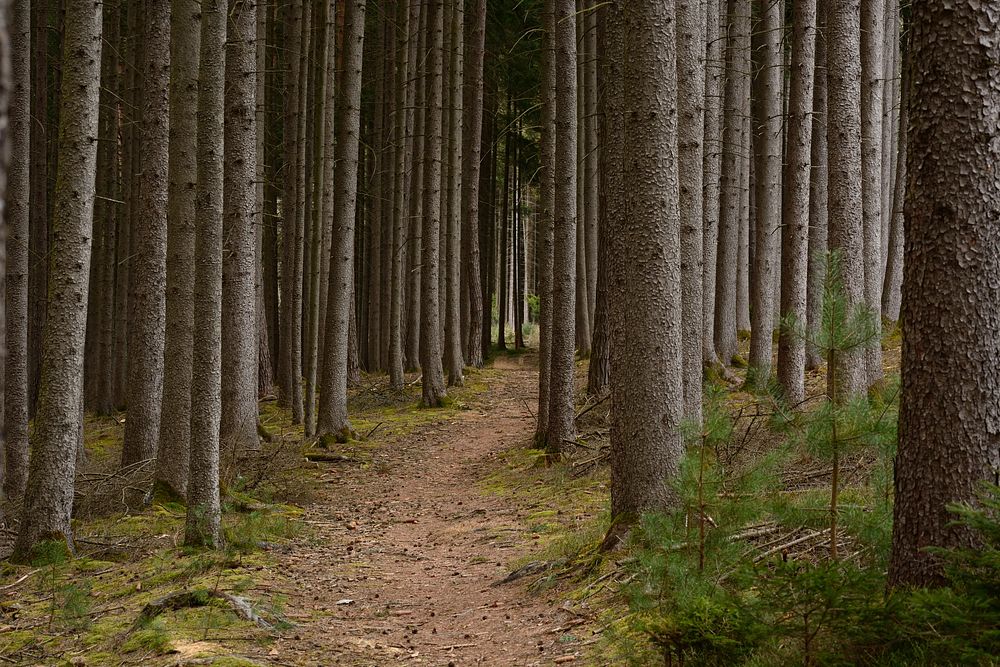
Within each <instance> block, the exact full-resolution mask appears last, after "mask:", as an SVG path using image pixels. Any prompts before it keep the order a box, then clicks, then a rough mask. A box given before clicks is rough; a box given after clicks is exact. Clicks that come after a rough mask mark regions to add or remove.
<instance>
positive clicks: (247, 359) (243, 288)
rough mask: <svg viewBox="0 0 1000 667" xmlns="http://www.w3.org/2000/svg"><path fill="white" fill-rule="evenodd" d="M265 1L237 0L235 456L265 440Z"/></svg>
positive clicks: (225, 318) (231, 404)
mask: <svg viewBox="0 0 1000 667" xmlns="http://www.w3.org/2000/svg"><path fill="white" fill-rule="evenodd" d="M256 2H257V0H229V17H230V18H229V25H228V30H229V45H228V47H227V49H226V100H225V102H226V121H225V159H224V165H225V173H224V184H223V191H224V192H225V193H226V194H225V201H224V211H223V238H224V239H225V247H224V249H223V260H224V261H223V264H222V378H223V379H222V421H221V424H220V443H221V447H223V451H224V452H226V453H227V454H229V455H233V454H235V453H236V452H239V451H243V450H245V449H251V448H253V447H254V446H256V444H257V356H258V352H257V310H256V305H257V296H256V292H255V289H254V283H255V280H256V276H257V262H256V253H257V248H256V237H255V232H254V230H255V229H256V228H257V224H258V219H257V216H258V213H259V210H260V209H259V204H258V202H257V197H256V195H257V187H256V179H257V159H256V156H257V134H256V123H255V118H254V117H255V113H256V102H255V95H256V93H257V73H256V72H257V52H256V47H255V40H256V35H257V4H256Z"/></svg>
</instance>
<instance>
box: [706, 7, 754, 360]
mask: <svg viewBox="0 0 1000 667" xmlns="http://www.w3.org/2000/svg"><path fill="white" fill-rule="evenodd" d="M726 15H727V17H728V21H727V25H728V29H729V34H728V36H727V38H726V69H725V76H726V82H725V98H724V106H723V109H724V118H723V134H722V176H721V178H722V185H721V192H720V217H719V251H718V254H717V256H716V282H715V284H716V291H715V331H714V339H715V349H716V352H717V353H718V355H719V360H720V361H721V362H722V363H724V364H728V363H730V362H731V361H732V360H733V357H735V356H736V351H737V346H736V290H737V262H738V260H739V245H740V226H741V222H740V220H741V218H742V211H741V207H742V204H741V200H742V195H741V193H742V187H741V181H742V177H741V173H742V171H743V170H742V164H743V159H744V158H743V154H742V153H743V149H744V136H743V114H742V113H741V109H742V104H743V102H742V100H743V98H744V97H745V96H746V95H748V94H749V91H748V90H747V89H746V87H745V82H746V77H745V75H744V74H743V73H744V72H746V71H747V70H748V67H749V63H747V60H746V56H747V53H748V49H749V42H750V2H749V0H727V9H726Z"/></svg>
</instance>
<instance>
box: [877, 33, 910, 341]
mask: <svg viewBox="0 0 1000 667" xmlns="http://www.w3.org/2000/svg"><path fill="white" fill-rule="evenodd" d="M900 40H901V45H902V48H903V51H904V53H906V52H908V50H909V45H908V32H904V33H902V34H901V35H900ZM910 68H911V65H910V62H909V54H908V53H907V55H906V66H905V67H904V68H903V81H902V82H901V90H902V94H901V96H900V105H899V107H900V108H899V138H898V147H897V152H898V157H897V158H896V162H897V164H896V172H895V175H894V178H895V180H894V182H893V190H894V193H893V197H892V201H893V205H892V209H891V213H890V216H891V221H890V225H889V239H888V240H889V247H888V257H887V261H886V267H885V279H884V281H885V282H884V283H883V285H882V316H883V317H884V318H885V319H887V320H888V321H889V322H896V321H898V320H899V310H900V305H901V303H900V302H901V300H902V286H903V252H904V245H905V244H904V238H903V237H904V234H903V228H904V226H905V211H904V203H905V199H906V167H907V165H906V151H907V136H906V135H907V132H908V131H909V106H910Z"/></svg>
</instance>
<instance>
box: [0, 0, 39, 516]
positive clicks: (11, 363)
mask: <svg viewBox="0 0 1000 667" xmlns="http://www.w3.org/2000/svg"><path fill="white" fill-rule="evenodd" d="M31 5H32V3H31V2H30V0H23V1H19V2H15V3H13V6H12V10H11V13H10V30H9V32H10V57H11V63H10V64H11V68H10V69H11V71H10V74H11V83H12V87H11V88H10V98H9V99H10V106H9V110H8V118H9V125H8V128H9V129H8V137H9V147H10V163H9V166H8V168H7V194H6V196H5V197H4V211H3V216H4V222H5V223H6V226H7V241H6V249H5V252H6V261H7V267H6V268H7V270H6V305H5V309H6V310H5V317H6V334H5V335H6V341H7V344H6V359H5V370H4V373H5V375H4V389H5V391H4V394H3V410H4V414H3V420H4V421H3V424H4V434H3V438H4V442H3V444H2V447H0V449H2V454H3V457H2V459H0V479H2V482H3V489H2V490H3V494H4V495H6V497H8V498H20V497H21V495H22V494H23V493H24V485H25V482H26V481H27V479H28V234H29V229H30V217H29V211H30V202H31V178H30V168H31V67H30V63H29V55H30V54H31Z"/></svg>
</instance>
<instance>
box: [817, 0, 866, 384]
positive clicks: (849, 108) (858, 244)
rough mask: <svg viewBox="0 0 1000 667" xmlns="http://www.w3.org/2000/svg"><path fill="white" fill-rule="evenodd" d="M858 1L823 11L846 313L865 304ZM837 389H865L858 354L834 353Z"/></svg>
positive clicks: (832, 236)
mask: <svg viewBox="0 0 1000 667" xmlns="http://www.w3.org/2000/svg"><path fill="white" fill-rule="evenodd" d="M859 2H860V0H843V1H842V2H838V3H835V4H831V5H830V6H829V8H828V9H827V30H826V34H827V86H828V97H827V126H826V127H827V135H826V136H827V146H828V150H829V160H830V167H829V206H828V208H829V214H828V215H829V244H830V249H831V250H832V251H834V252H835V253H836V254H837V261H838V269H839V280H840V283H841V284H842V286H843V292H844V298H845V299H846V302H847V306H848V308H849V309H852V310H853V309H857V308H863V307H864V303H865V271H864V269H865V266H864V221H863V217H862V193H861V184H862V175H861V119H860V118H859V116H858V107H859V106H860V103H861V60H860V54H861V43H860V32H861V23H860V16H861V14H860V11H859V9H858V7H859ZM837 359H838V362H839V363H838V368H837V369H836V370H835V371H834V370H831V372H833V373H835V374H836V378H837V383H836V384H837V388H838V389H839V390H840V392H841V395H843V396H853V395H855V394H857V393H859V392H861V391H863V390H864V389H865V387H866V377H867V376H866V373H865V357H864V355H863V353H862V352H861V351H859V350H851V351H845V352H844V353H842V354H838V355H837Z"/></svg>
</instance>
